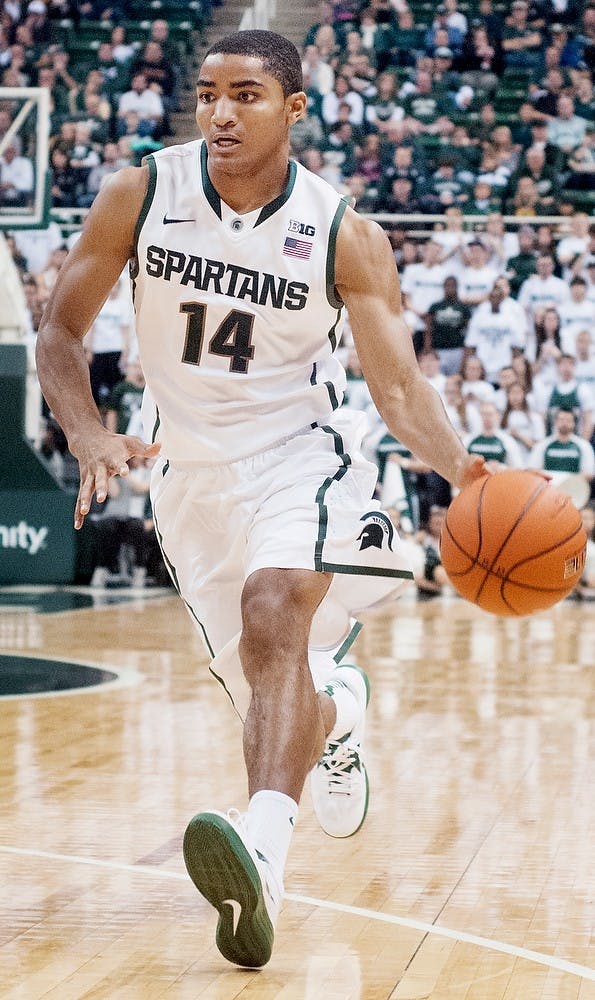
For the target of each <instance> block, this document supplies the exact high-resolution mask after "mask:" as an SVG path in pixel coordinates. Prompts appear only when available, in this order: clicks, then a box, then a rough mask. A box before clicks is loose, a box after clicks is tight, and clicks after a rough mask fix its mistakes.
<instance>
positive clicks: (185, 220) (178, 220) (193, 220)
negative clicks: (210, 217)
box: [163, 215, 196, 226]
mask: <svg viewBox="0 0 595 1000" xmlns="http://www.w3.org/2000/svg"><path fill="white" fill-rule="evenodd" d="M172 222H196V219H168V217H167V215H164V216H163V225H164V226H170V225H171V224H172Z"/></svg>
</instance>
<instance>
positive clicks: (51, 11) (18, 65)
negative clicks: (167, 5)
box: [0, 0, 196, 208]
mask: <svg viewBox="0 0 595 1000" xmlns="http://www.w3.org/2000/svg"><path fill="white" fill-rule="evenodd" d="M195 6H196V5H195ZM188 9H189V6H186V7H185V6H184V5H180V10H181V11H184V10H185V13H186V16H188ZM134 15H135V12H134V5H133V4H132V3H130V2H129V0H118V2H117V3H115V4H113V3H106V2H101V0H97V2H95V0H94V2H89V3H82V4H80V3H74V2H63V0H47V2H45V0H29V2H26V0H25V2H12V3H10V2H9V3H4V4H2V5H1V8H0V86H2V87H44V88H47V90H48V91H49V96H50V176H51V203H52V206H53V207H55V208H60V207H63V208H77V207H79V208H88V207H89V205H90V204H91V203H92V201H93V198H94V197H95V195H96V194H97V191H98V190H99V185H100V183H101V180H102V178H103V177H105V176H106V174H108V173H110V172H112V171H113V170H117V169H119V168H120V167H122V166H125V165H128V164H137V163H139V162H140V160H141V159H142V157H143V156H144V155H145V154H146V153H147V152H149V151H151V150H153V149H158V148H160V146H161V145H162V144H163V141H164V139H166V137H168V136H170V135H171V134H172V129H171V114H172V112H173V111H175V110H176V109H177V108H178V106H179V99H180V87H181V85H182V83H183V75H184V63H185V55H186V53H187V51H188V46H189V45H190V44H191V33H190V32H187V33H186V37H185V38H184V39H183V40H180V38H179V37H176V38H174V37H173V36H172V30H171V27H170V23H169V21H168V20H167V19H166V18H164V17H158V18H156V19H154V20H152V21H150V22H147V21H145V20H140V19H139V18H138V14H137V15H136V20H135V19H134ZM127 18H131V20H127ZM184 23H186V24H187V25H188V26H190V27H191V26H192V23H191V22H184ZM178 35H179V32H178ZM10 120H11V103H10V102H8V101H4V102H0V138H1V137H2V135H3V134H4V133H5V132H6V131H7V129H8V127H9V125H10ZM33 140H34V134H33V133H32V132H28V131H27V130H24V132H23V131H22V132H20V133H18V134H17V135H15V137H14V139H13V140H12V142H11V144H10V145H7V146H6V148H5V149H4V150H3V152H2V155H1V156H0V208H6V207H22V206H26V205H27V204H29V202H30V200H31V198H32V194H33V187H34V176H33V165H32V159H33V149H32V144H33Z"/></svg>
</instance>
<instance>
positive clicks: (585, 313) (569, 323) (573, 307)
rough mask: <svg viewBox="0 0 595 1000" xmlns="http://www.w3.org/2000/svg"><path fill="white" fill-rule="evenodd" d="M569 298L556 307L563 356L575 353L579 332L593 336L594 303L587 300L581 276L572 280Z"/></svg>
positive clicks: (585, 288) (594, 324)
mask: <svg viewBox="0 0 595 1000" xmlns="http://www.w3.org/2000/svg"><path fill="white" fill-rule="evenodd" d="M569 288H570V298H569V299H568V300H567V301H566V302H564V303H562V305H560V306H559V307H558V312H559V314H560V341H561V347H562V350H563V351H564V353H565V354H575V353H576V337H577V334H579V333H580V332H581V330H589V331H592V332H593V334H594V335H595V302H592V301H589V299H588V298H587V282H586V281H585V279H584V278H583V277H581V275H580V274H579V275H577V276H576V277H575V278H572V280H571V282H570V285H569Z"/></svg>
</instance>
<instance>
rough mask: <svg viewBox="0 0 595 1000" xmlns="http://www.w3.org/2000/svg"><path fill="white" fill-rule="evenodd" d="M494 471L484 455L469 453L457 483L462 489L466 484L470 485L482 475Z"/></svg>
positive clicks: (488, 474)
mask: <svg viewBox="0 0 595 1000" xmlns="http://www.w3.org/2000/svg"><path fill="white" fill-rule="evenodd" d="M493 472H494V469H491V468H490V463H489V462H486V460H485V458H484V457H483V455H468V456H467V460H466V461H465V464H464V465H463V468H462V471H461V473H460V475H459V478H458V482H457V483H456V484H455V485H456V486H457V487H458V488H459V489H460V490H462V489H464V488H465V486H470V485H471V483H472V482H474V481H475V480H476V479H480V478H481V477H482V476H491V475H492V473H493Z"/></svg>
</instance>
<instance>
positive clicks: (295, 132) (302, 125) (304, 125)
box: [290, 104, 324, 156]
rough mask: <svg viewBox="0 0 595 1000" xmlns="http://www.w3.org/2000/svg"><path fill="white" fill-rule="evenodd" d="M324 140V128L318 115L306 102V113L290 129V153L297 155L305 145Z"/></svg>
mask: <svg viewBox="0 0 595 1000" xmlns="http://www.w3.org/2000/svg"><path fill="white" fill-rule="evenodd" d="M323 142H324V129H323V127H322V122H321V120H320V118H319V117H318V115H317V114H316V113H315V112H314V111H313V109H312V108H311V107H310V104H308V109H307V114H306V115H305V116H304V117H303V118H300V120H299V121H297V122H296V123H295V125H294V126H293V127H292V129H291V133H290V143H291V150H292V155H296V156H299V154H300V153H302V152H303V151H304V149H305V148H306V146H318V145H322V143H323Z"/></svg>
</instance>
